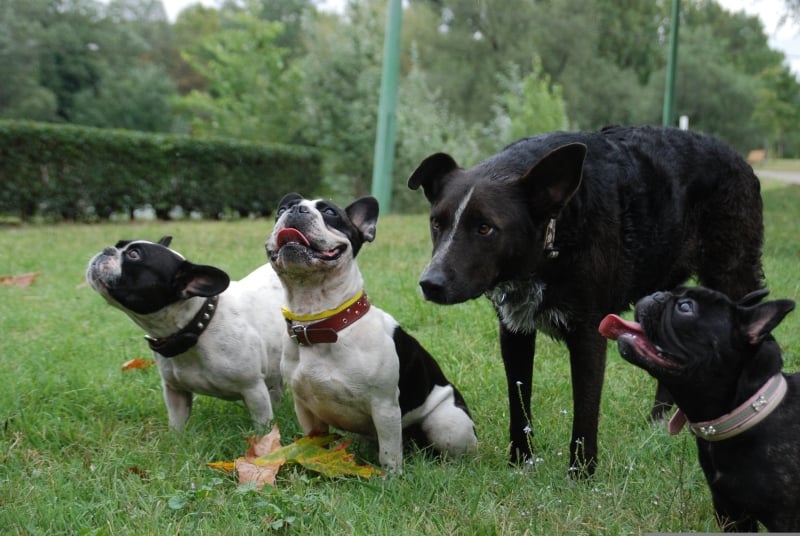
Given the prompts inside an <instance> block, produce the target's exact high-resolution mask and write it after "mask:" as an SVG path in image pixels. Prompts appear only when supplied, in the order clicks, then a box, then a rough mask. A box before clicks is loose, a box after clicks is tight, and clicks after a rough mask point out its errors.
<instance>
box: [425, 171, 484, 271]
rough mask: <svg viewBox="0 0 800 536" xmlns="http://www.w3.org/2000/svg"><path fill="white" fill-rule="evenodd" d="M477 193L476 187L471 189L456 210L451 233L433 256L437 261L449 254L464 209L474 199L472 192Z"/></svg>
mask: <svg viewBox="0 0 800 536" xmlns="http://www.w3.org/2000/svg"><path fill="white" fill-rule="evenodd" d="M474 191H475V187H474V186H473V187H472V188H470V189H469V191H468V192H467V194H466V195H465V196H464V199H462V200H461V203H459V204H458V208H457V209H456V213H455V216H454V217H453V225H452V227H450V232H449V233H448V234H447V236H446V237H445V239H444V240H443V241H442V244H441V246H439V248H437V250H436V253H435V254H434V255H433V258H434V259H436V258H437V257H442V256H444V255H446V254H447V250H449V249H450V246H451V245H452V244H453V236H454V235H455V234H456V230H457V229H458V224H459V223H460V221H461V216H462V215H463V214H464V209H466V208H467V205H468V204H469V200H470V199H471V198H472V192H474ZM431 260H433V259H431Z"/></svg>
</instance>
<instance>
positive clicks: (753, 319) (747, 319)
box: [738, 300, 794, 345]
mask: <svg viewBox="0 0 800 536" xmlns="http://www.w3.org/2000/svg"><path fill="white" fill-rule="evenodd" d="M793 309H794V301H792V300H774V301H768V302H765V303H762V304H759V305H755V306H752V307H741V306H739V307H738V311H739V314H740V315H741V316H742V319H743V322H742V325H743V326H744V330H745V335H746V336H747V340H748V341H749V342H750V344H754V345H755V344H759V343H760V342H761V341H762V340H764V338H765V337H766V336H767V335H769V332H770V331H772V330H773V329H775V326H777V325H778V324H780V322H781V320H783V318H784V317H785V316H786V315H787V314H789V313H790V312H791V311H792V310H793Z"/></svg>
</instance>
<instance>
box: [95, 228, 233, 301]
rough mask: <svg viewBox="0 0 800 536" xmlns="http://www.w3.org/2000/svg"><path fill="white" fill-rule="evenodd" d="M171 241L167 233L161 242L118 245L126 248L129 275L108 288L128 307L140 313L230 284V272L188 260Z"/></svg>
mask: <svg viewBox="0 0 800 536" xmlns="http://www.w3.org/2000/svg"><path fill="white" fill-rule="evenodd" d="M170 241H171V237H164V238H162V239H161V240H160V241H159V242H158V243H155V242H147V241H144V240H120V241H119V242H117V244H116V246H115V249H117V250H119V251H121V252H122V257H123V262H124V264H125V278H124V280H119V281H117V282H114V283H111V284H109V286H108V292H109V294H110V295H111V297H113V298H114V300H116V301H117V302H118V303H119V304H120V305H122V306H123V307H125V309H128V310H130V311H134V312H136V313H139V314H149V313H154V312H156V311H160V310H161V309H163V308H164V307H167V306H168V305H171V304H173V303H176V302H178V301H180V300H185V299H187V298H190V297H193V296H205V297H208V296H215V295H217V294H220V293H221V292H223V291H225V289H226V288H228V285H229V284H230V278H229V277H228V274H226V273H225V272H224V271H222V270H220V269H219V268H215V267H213V266H206V265H200V264H193V263H191V262H189V261H187V260H185V259H184V258H183V257H181V256H180V255H178V254H176V253H175V252H174V251H172V250H170V249H169V248H168V247H167V246H168V245H169V243H170ZM109 254H113V250H112V251H110V252H109ZM153 259H157V260H155V261H154V260H153Z"/></svg>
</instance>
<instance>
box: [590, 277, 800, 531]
mask: <svg viewBox="0 0 800 536" xmlns="http://www.w3.org/2000/svg"><path fill="white" fill-rule="evenodd" d="M767 293H768V291H766V290H759V291H756V292H752V293H750V294H748V295H747V296H745V297H744V298H742V299H741V300H739V301H738V302H733V301H731V300H730V299H729V298H728V297H727V296H726V295H724V294H722V293H720V292H716V291H713V290H710V289H707V288H703V287H692V288H689V287H679V288H677V289H675V290H674V291H672V292H657V293H655V294H652V295H651V296H647V297H645V298H643V299H641V300H640V301H639V302H638V303H637V304H636V310H635V317H636V320H637V321H636V322H628V321H625V320H623V319H621V318H619V317H618V316H615V315H609V316H607V317H606V318H605V319H603V321H602V322H601V324H600V328H599V330H600V333H601V334H602V335H603V336H605V337H608V338H610V339H616V340H617V345H618V347H619V352H620V354H622V357H623V358H625V359H626V360H627V361H629V362H631V363H633V364H634V365H636V366H638V367H641V368H643V369H644V370H646V371H647V372H649V373H650V375H651V376H653V377H655V378H656V379H657V380H659V381H660V382H662V383H663V385H665V386H666V387H667V388H668V389H669V391H670V393H672V395H673V396H674V398H675V402H676V404H677V406H678V408H679V409H678V411H677V413H676V414H675V417H673V419H672V421H670V431H671V432H672V433H677V432H678V431H680V429H681V428H682V426H683V424H684V423H686V422H687V421H688V423H689V429H690V430H691V431H692V432H693V433H694V434H695V436H697V450H698V455H699V459H700V465H701V467H702V468H703V473H704V474H705V477H706V481H707V482H708V486H709V487H710V488H711V495H712V500H713V503H714V510H715V512H716V518H717V522H718V523H719V526H720V527H721V528H722V529H723V530H724V531H726V532H755V531H756V530H757V528H758V525H757V522H761V523H762V524H763V525H764V526H765V527H766V528H767V529H768V530H770V531H778V532H788V531H800V448H798V442H799V441H800V374H791V375H787V374H783V373H782V371H781V370H782V368H783V358H782V356H781V349H780V347H779V345H778V343H777V342H776V341H775V339H774V338H773V337H772V335H771V334H770V331H771V330H772V329H774V328H775V326H777V325H778V324H779V323H780V322H781V320H783V318H784V316H786V314H787V313H789V312H790V311H791V310H793V309H794V306H795V304H794V302H793V301H791V300H774V301H768V302H763V303H759V302H760V301H761V299H763V298H764V297H765V296H766V295H767Z"/></svg>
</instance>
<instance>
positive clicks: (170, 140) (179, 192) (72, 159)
mask: <svg viewBox="0 0 800 536" xmlns="http://www.w3.org/2000/svg"><path fill="white" fill-rule="evenodd" d="M320 179H321V156H320V154H319V153H318V152H317V151H316V150H314V149H313V148H310V147H303V146H289V145H261V144H256V143H252V142H246V141H240V140H232V139H222V138H215V139H196V138H190V137H188V136H176V135H167V134H149V133H143V132H134V131H126V130H110V129H98V128H90V127H80V126H73V125H57V124H50V123H34V122H27V121H5V120H0V183H1V184H2V188H1V189H0V213H5V214H8V215H17V216H18V217H20V218H21V219H22V220H23V221H24V220H29V219H30V218H31V217H33V216H36V215H43V216H47V217H56V218H61V219H69V220H80V219H89V218H95V217H97V218H100V219H107V218H108V217H109V216H110V215H111V214H113V213H115V212H126V213H129V214H132V213H133V209H135V208H137V207H142V206H145V205H148V204H149V205H151V206H152V207H153V208H154V209H155V210H156V213H157V215H158V216H159V217H160V218H167V217H168V213H169V212H170V211H171V210H172V209H173V208H175V207H178V206H180V207H182V208H183V209H184V211H187V212H188V211H199V212H201V213H202V214H203V215H204V216H205V217H210V218H217V217H219V216H220V215H221V214H222V213H224V212H226V211H237V212H239V213H240V214H242V215H247V214H253V213H254V214H259V215H267V214H269V213H270V212H271V211H272V210H273V209H274V208H275V206H276V205H277V203H278V201H279V200H280V198H281V197H282V196H283V195H284V194H285V193H287V192H290V191H300V192H304V193H305V194H306V195H308V194H310V193H312V192H314V191H315V190H316V189H317V187H318V185H319V182H320Z"/></svg>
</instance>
